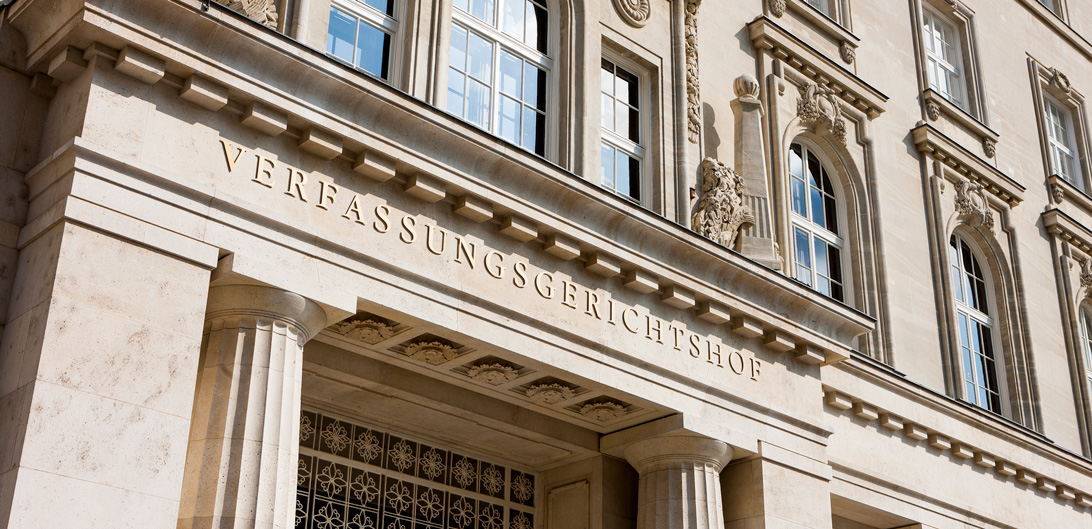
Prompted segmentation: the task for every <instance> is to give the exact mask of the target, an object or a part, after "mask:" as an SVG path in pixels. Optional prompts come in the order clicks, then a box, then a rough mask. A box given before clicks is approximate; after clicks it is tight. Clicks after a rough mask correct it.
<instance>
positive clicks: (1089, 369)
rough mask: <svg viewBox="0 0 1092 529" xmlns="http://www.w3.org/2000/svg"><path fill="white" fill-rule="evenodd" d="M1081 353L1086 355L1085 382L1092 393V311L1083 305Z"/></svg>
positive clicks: (1089, 392)
mask: <svg viewBox="0 0 1092 529" xmlns="http://www.w3.org/2000/svg"><path fill="white" fill-rule="evenodd" d="M1081 355H1082V356H1083V357H1084V384H1085V389H1087V390H1088V394H1089V395H1092V313H1090V312H1089V309H1088V307H1081Z"/></svg>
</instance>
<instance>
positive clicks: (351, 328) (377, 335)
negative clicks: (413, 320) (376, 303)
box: [334, 318, 394, 345]
mask: <svg viewBox="0 0 1092 529" xmlns="http://www.w3.org/2000/svg"><path fill="white" fill-rule="evenodd" d="M334 332H336V333H338V334H340V335H342V336H344V337H346V338H349V339H352V340H360V341H361V342H364V343H368V344H372V345H375V344H377V343H379V342H381V341H383V340H386V339H387V338H390V337H391V336H394V328H393V327H391V326H390V325H387V324H386V323H382V322H378V321H375V320H373V319H370V318H364V319H360V318H352V319H349V320H345V321H342V322H339V323H337V324H335V325H334Z"/></svg>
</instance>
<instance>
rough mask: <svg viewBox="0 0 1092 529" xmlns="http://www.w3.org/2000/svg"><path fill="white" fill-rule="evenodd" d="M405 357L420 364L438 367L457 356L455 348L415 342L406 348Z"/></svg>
mask: <svg viewBox="0 0 1092 529" xmlns="http://www.w3.org/2000/svg"><path fill="white" fill-rule="evenodd" d="M405 354H406V356H408V357H410V358H412V359H413V360H415V361H417V362H420V363H422V364H431V365H434V366H438V365H440V364H442V363H444V362H447V361H449V360H452V359H454V358H455V357H456V356H458V353H457V352H456V351H455V348H454V347H452V346H450V345H447V344H445V343H443V342H424V341H422V342H415V343H411V344H409V345H407V346H406V350H405Z"/></svg>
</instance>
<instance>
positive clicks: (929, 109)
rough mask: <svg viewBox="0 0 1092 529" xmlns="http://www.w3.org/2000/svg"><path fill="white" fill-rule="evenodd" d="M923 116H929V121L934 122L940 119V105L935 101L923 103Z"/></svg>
mask: <svg viewBox="0 0 1092 529" xmlns="http://www.w3.org/2000/svg"><path fill="white" fill-rule="evenodd" d="M925 114H926V115H928V116H929V121H936V120H938V119H940V105H938V104H936V102H935V101H928V102H926V103H925Z"/></svg>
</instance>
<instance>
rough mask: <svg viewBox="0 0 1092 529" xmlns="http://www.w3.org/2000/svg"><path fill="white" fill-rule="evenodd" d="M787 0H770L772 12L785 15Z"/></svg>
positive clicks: (779, 15)
mask: <svg viewBox="0 0 1092 529" xmlns="http://www.w3.org/2000/svg"><path fill="white" fill-rule="evenodd" d="M785 7H786V6H785V0H770V14H771V15H773V16H775V17H777V18H781V17H783V16H785Z"/></svg>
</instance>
